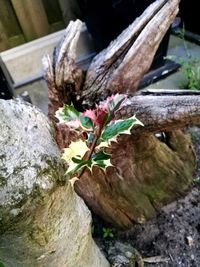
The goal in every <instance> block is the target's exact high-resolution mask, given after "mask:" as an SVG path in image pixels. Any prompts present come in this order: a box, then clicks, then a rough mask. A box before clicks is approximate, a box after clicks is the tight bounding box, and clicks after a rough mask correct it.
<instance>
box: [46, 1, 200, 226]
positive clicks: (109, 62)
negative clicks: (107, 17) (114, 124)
mask: <svg viewBox="0 0 200 267" xmlns="http://www.w3.org/2000/svg"><path fill="white" fill-rule="evenodd" d="M178 3H179V0H168V1H167V0H166V1H165V0H157V1H155V3H153V4H152V5H150V6H149V7H148V8H147V10H146V11H145V12H144V14H143V15H142V16H141V17H139V18H138V19H137V20H136V21H135V22H133V24H132V25H130V26H129V27H128V28H127V29H126V30H125V31H124V32H123V33H122V34H121V35H120V36H119V37H118V38H117V39H116V40H115V41H113V42H112V43H111V44H110V46H109V47H108V48H107V49H105V50H104V51H102V52H101V53H100V54H99V55H97V56H96V57H95V58H94V60H93V61H92V63H91V65H90V67H89V69H88V71H87V73H86V76H84V73H83V72H81V71H80V69H79V68H78V67H77V66H76V64H75V54H74V53H73V56H70V55H71V52H70V49H72V50H73V51H75V50H74V49H75V47H76V43H77V40H78V39H77V38H74V37H72V38H71V40H70V39H69V40H68V39H66V40H65V41H64V42H63V43H65V42H66V43H68V46H67V47H68V50H66V51H65V53H64V54H63V55H64V57H59V56H58V55H59V53H60V51H61V50H62V49H60V50H59V49H58V50H57V53H55V57H54V62H59V58H60V59H61V60H60V63H57V64H60V65H62V66H63V68H64V69H62V71H60V70H59V69H56V68H55V66H56V64H55V63H54V64H51V62H50V61H49V60H45V61H44V62H46V63H48V64H46V63H45V64H46V66H48V67H46V77H47V82H48V87H49V92H50V103H51V104H50V106H49V107H50V109H49V114H50V117H51V118H53V114H54V112H55V110H56V109H57V108H58V107H59V106H62V105H63V103H70V102H71V101H72V102H73V103H74V105H75V106H76V107H77V108H80V109H83V108H85V107H93V106H94V104H95V103H96V102H98V101H99V100H102V99H105V98H106V97H107V96H108V95H110V94H112V93H116V92H123V93H126V94H128V99H127V101H126V102H125V103H124V105H123V107H122V109H121V110H120V111H119V112H118V114H117V116H118V118H127V117H129V116H132V115H136V116H137V118H138V119H140V120H141V121H142V122H143V123H144V125H145V126H144V127H140V128H139V127H138V128H136V127H135V128H133V131H132V135H131V136H121V137H120V138H119V140H118V143H113V144H112V147H111V148H110V149H109V152H111V153H112V159H111V161H112V164H113V165H114V166H115V167H109V168H108V170H107V172H106V173H104V172H103V171H101V170H99V169H97V168H94V170H93V173H90V172H89V171H85V172H84V173H83V174H82V176H81V178H80V179H79V180H78V181H77V182H76V183H75V190H76V192H78V194H79V195H80V196H81V197H82V198H83V199H84V200H85V202H86V203H87V205H88V206H89V207H90V208H91V209H92V210H93V211H94V212H95V213H97V214H99V215H100V216H102V217H103V218H104V219H105V220H107V221H109V222H111V223H112V224H113V225H115V226H118V227H120V228H128V227H131V226H132V225H133V224H134V223H143V222H145V221H146V220H147V219H149V218H151V217H152V216H154V215H155V214H156V212H157V211H158V210H159V209H160V208H161V207H162V206H163V205H165V204H166V203H168V202H170V201H172V200H174V199H175V198H177V197H180V196H181V195H183V194H185V192H186V191H187V190H188V189H189V188H190V185H191V183H192V176H193V171H194V167H195V155H194V151H193V148H192V142H191V140H190V138H189V136H188V135H187V134H184V133H183V132H182V131H181V130H180V129H182V128H184V127H185V126H188V125H190V124H199V123H200V119H199V117H200V116H199V115H200V108H199V106H200V105H199V104H200V100H199V96H194V95H190V96H175V95H173V96H172V95H169V96H167V95H165V96H138V95H137V96H132V95H133V94H134V92H135V90H136V88H137V85H138V83H139V81H140V79H141V78H142V76H143V75H144V74H145V72H146V71H147V69H148V68H149V67H150V65H151V62H152V59H153V57H154V54H155V52H156V49H157V47H158V45H159V43H160V41H161V39H162V37H163V36H164V34H165V32H166V31H167V29H168V27H169V25H170V24H171V23H172V21H173V19H174V18H175V16H176V14H177V12H178ZM77 23H79V22H76V23H71V25H70V27H69V28H68V29H67V33H68V35H69V36H72V35H71V32H73V30H74V29H76V34H78V33H77V32H78V31H80V28H78V29H77ZM158 29H159V30H158ZM67 38H68V37H67ZM70 42H71V45H69V44H70ZM61 47H62V46H61ZM46 59H47V58H46ZM64 62H65V63H64ZM72 66H73V67H72ZM65 68H66V70H67V71H65ZM70 68H72V71H71V70H70ZM74 72H75V73H78V75H76V80H75V79H74V77H73V75H72V74H73V73H74ZM63 73H67V74H66V76H65V78H64V75H63ZM58 75H63V78H62V79H59V80H60V81H61V82H60V83H58V79H56V77H57V76H58ZM69 77H70V78H69ZM77 79H79V82H77ZM49 81H53V82H49ZM63 81H64V82H63ZM69 84H70V85H71V84H73V87H72V88H73V90H71V89H68V88H69V86H68V85H69ZM58 85H59V86H58ZM70 88H71V87H70ZM63 94H64V95H65V96H66V97H64V98H63V97H62V95H63ZM55 101H56V103H55ZM53 120H54V121H55V119H53ZM56 127H57V129H58V131H57V141H58V144H59V146H60V148H61V149H62V148H63V147H65V146H68V145H69V143H70V142H71V140H72V138H74V139H75V138H76V136H75V135H74V136H71V133H70V130H69V129H68V128H66V126H64V125H62V124H56ZM61 128H62V129H61ZM163 131H164V133H163V136H164V137H163V139H162V140H159V139H158V138H157V137H156V136H157V133H159V132H163ZM155 134H156V135H155ZM161 136H162V134H161Z"/></svg>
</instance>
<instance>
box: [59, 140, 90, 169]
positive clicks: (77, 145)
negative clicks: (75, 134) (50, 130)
mask: <svg viewBox="0 0 200 267" xmlns="http://www.w3.org/2000/svg"><path fill="white" fill-rule="evenodd" d="M88 150H89V148H88V147H87V144H86V142H85V141H82V140H78V141H76V142H71V144H70V145H69V147H67V148H65V149H64V153H63V154H62V159H64V160H65V161H66V162H67V163H68V164H70V162H71V161H72V158H77V156H78V157H79V158H80V159H81V158H83V156H84V155H85V153H86V152H87V151H88Z"/></svg>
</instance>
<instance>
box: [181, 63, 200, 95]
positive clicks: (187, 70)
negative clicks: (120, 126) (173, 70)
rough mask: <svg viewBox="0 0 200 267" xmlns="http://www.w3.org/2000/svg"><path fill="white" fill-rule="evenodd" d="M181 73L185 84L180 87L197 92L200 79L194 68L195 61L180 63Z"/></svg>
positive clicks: (199, 86) (199, 87)
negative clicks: (184, 78)
mask: <svg viewBox="0 0 200 267" xmlns="http://www.w3.org/2000/svg"><path fill="white" fill-rule="evenodd" d="M180 63H181V71H182V72H183V74H184V76H185V77H186V79H187V83H186V84H185V85H182V87H185V88H186V89H187V88H188V89H191V90H199V89H200V78H199V73H198V69H196V67H195V63H196V62H195V61H194V60H193V61H188V62H187V61H180Z"/></svg>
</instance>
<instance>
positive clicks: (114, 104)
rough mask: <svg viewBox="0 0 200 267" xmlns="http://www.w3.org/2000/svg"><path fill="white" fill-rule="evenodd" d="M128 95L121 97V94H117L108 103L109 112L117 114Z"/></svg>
mask: <svg viewBox="0 0 200 267" xmlns="http://www.w3.org/2000/svg"><path fill="white" fill-rule="evenodd" d="M125 98H126V95H120V94H116V95H114V96H113V97H111V100H110V101H109V102H108V110H109V111H110V112H115V111H117V110H118V109H119V108H120V106H121V104H122V102H123V101H124V100H125Z"/></svg>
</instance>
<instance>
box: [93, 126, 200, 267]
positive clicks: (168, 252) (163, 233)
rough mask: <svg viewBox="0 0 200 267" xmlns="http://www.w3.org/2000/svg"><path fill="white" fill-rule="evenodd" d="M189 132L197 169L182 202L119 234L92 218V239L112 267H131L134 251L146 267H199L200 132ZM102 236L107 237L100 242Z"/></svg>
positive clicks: (198, 130) (199, 129) (174, 203)
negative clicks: (137, 252)
mask: <svg viewBox="0 0 200 267" xmlns="http://www.w3.org/2000/svg"><path fill="white" fill-rule="evenodd" d="M189 131H190V132H191V134H192V138H193V143H194V147H195V150H196V155H197V167H196V171H195V173H194V178H193V186H192V188H191V190H190V191H189V192H188V194H187V195H186V196H185V197H184V198H182V199H179V200H177V201H175V202H173V203H171V204H169V205H167V206H165V207H163V208H162V209H161V210H160V212H159V214H158V215H157V216H156V217H155V218H153V219H152V220H150V221H148V222H147V223H145V224H143V225H135V226H134V227H133V228H132V229H130V230H128V231H118V230H117V229H113V228H112V227H111V226H109V225H108V224H106V223H105V222H103V221H102V220H100V219H99V218H96V217H95V218H94V238H95V240H96V242H97V244H98V245H99V246H100V248H101V249H102V251H103V252H104V253H105V255H106V257H107V259H108V260H109V261H110V263H111V266H113V267H132V265H130V263H129V262H130V257H131V255H132V254H133V251H134V249H136V250H137V251H139V253H140V254H141V255H142V257H143V259H144V266H145V267H200V128H197V127H193V128H190V129H189ZM103 228H104V230H103ZM105 232H106V233H107V236H105V237H104V238H103V233H104V235H106V234H105ZM137 266H138V265H137V264H136V265H135V267H137ZM138 267H139V266H138Z"/></svg>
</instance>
